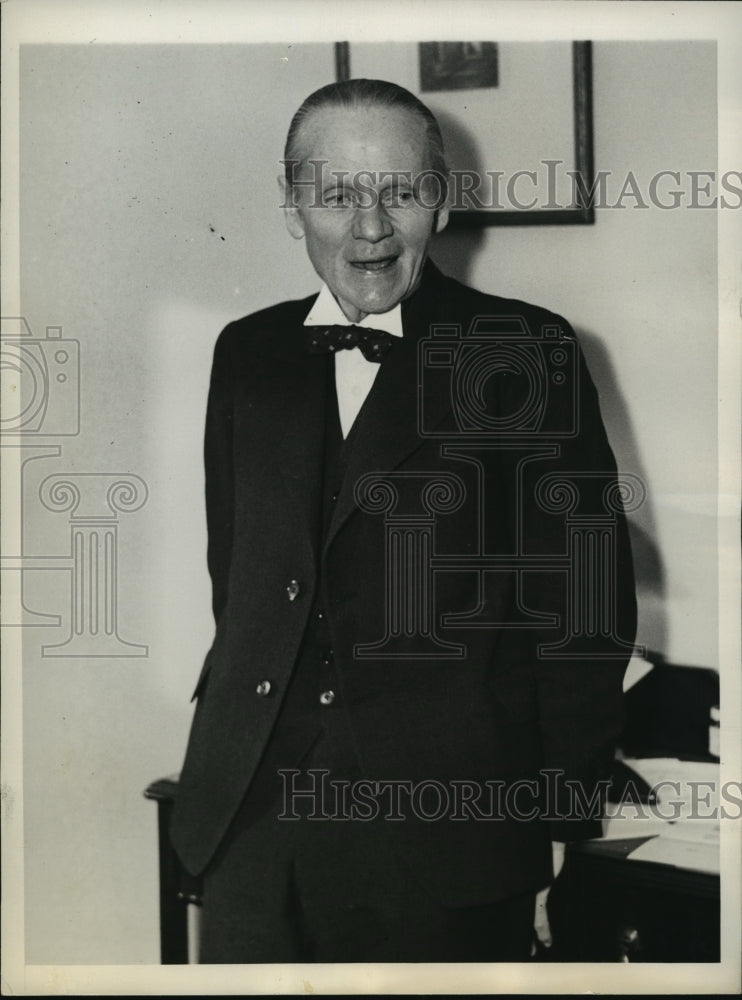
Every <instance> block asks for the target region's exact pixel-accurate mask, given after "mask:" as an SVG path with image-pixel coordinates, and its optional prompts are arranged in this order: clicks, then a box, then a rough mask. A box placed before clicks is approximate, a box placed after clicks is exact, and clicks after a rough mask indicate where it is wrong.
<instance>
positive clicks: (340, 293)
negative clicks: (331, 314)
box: [285, 106, 448, 323]
mask: <svg viewBox="0 0 742 1000" xmlns="http://www.w3.org/2000/svg"><path fill="white" fill-rule="evenodd" d="M299 146H300V149H301V155H302V165H301V167H300V168H299V169H298V170H297V172H296V174H295V179H296V180H298V181H299V182H301V181H305V182H307V181H308V182H309V183H307V184H306V186H304V185H302V184H301V183H299V184H295V186H294V192H293V204H292V205H291V206H289V207H287V208H286V209H285V212H286V225H287V227H288V229H289V232H290V233H291V235H292V236H294V237H295V238H296V239H302V238H305V239H306V241H307V253H308V254H309V259H310V260H311V262H312V264H313V266H314V269H315V271H316V272H317V274H318V275H319V276H320V277H321V278H322V279H323V281H325V282H326V284H327V285H328V286H329V288H330V291H331V292H332V293H333V295H334V296H335V298H336V299H337V301H338V302H339V304H340V306H341V308H342V310H343V312H344V313H345V315H346V316H347V318H348V319H349V320H350V321H351V322H354V323H357V322H358V321H359V320H361V319H363V317H364V316H367V315H368V314H369V313H384V312H387V311H388V310H389V309H392V308H394V306H395V305H396V304H397V303H398V302H401V301H402V299H405V298H407V296H408V295H410V294H411V293H412V292H413V291H414V290H415V288H416V287H417V284H418V282H419V280H420V275H421V273H422V268H423V264H424V263H425V258H426V256H427V252H428V245H429V243H430V240H431V237H432V236H433V233H434V232H440V230H441V229H443V227H444V226H445V225H446V222H447V221H448V209H447V207H446V206H445V205H444V206H443V207H441V208H439V209H438V210H437V211H436V209H435V208H434V207H433V206H434V204H435V201H436V195H437V194H438V191H439V188H438V185H437V183H436V181H435V179H434V178H430V177H429V178H428V180H427V181H425V182H423V184H422V187H421V188H418V187H417V186H415V179H416V178H418V177H419V175H420V174H421V173H422V172H423V171H425V170H429V169H430V162H429V158H428V156H427V143H426V140H425V129H424V125H423V123H422V121H421V120H420V119H419V118H418V117H417V116H416V115H415V114H413V113H412V112H409V111H406V110H404V109H399V108H378V107H373V106H370V107H362V108H354V109H343V108H323V109H322V110H320V111H315V112H314V113H313V114H312V115H310V117H309V118H308V119H306V120H305V121H304V123H303V125H302V128H301V132H300V135H299ZM309 160H319V161H323V164H322V167H321V168H320V166H319V165H316V166H313V165H312V164H311V163H308V162H307V161H309ZM320 171H321V173H320ZM413 188H414V191H415V193H416V195H417V196H415V195H414V194H413ZM291 197H292V195H291V194H288V193H287V197H286V202H288V201H290V200H291ZM286 202H285V204H286Z"/></svg>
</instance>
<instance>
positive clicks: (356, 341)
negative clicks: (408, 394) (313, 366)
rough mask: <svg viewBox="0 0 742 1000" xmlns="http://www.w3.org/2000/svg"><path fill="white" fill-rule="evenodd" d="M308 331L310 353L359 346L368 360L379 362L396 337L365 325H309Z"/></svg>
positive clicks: (351, 348)
mask: <svg viewBox="0 0 742 1000" xmlns="http://www.w3.org/2000/svg"><path fill="white" fill-rule="evenodd" d="M307 331H308V333H309V353H310V354H334V353H335V351H352V350H353V348H354V347H359V348H360V349H361V353H362V354H363V356H364V358H365V359H366V360H367V361H375V362H376V363H377V364H378V363H380V362H381V359H382V358H383V357H384V355H385V354H386V353H387V351H388V350H389V349H390V347H391V346H392V343H393V342H394V337H392V335H391V334H390V333H387V332H386V331H385V330H372V329H370V328H369V327H365V326H309V327H307Z"/></svg>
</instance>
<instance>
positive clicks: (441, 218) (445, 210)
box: [433, 198, 451, 233]
mask: <svg viewBox="0 0 742 1000" xmlns="http://www.w3.org/2000/svg"><path fill="white" fill-rule="evenodd" d="M450 210H451V209H450V206H449V204H448V198H446V200H445V201H444V202H443V204H442V205H441V207H440V208H438V209H436V212H435V219H434V221H433V232H435V233H442V232H443V230H444V229H445V228H446V226H447V225H448V215H449V212H450Z"/></svg>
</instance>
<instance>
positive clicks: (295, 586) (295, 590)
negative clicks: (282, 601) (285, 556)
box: [286, 580, 301, 601]
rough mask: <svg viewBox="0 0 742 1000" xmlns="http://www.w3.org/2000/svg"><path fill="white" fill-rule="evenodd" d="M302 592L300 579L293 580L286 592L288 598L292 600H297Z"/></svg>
mask: <svg viewBox="0 0 742 1000" xmlns="http://www.w3.org/2000/svg"><path fill="white" fill-rule="evenodd" d="M300 593H301V587H300V586H299V581H298V580H292V581H291V582H290V583H289V585H288V587H287V588H286V594H287V595H288V599H289V600H290V601H295V600H296V598H297V597H298V596H299V594H300Z"/></svg>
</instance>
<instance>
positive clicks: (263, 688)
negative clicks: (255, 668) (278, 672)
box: [255, 681, 271, 698]
mask: <svg viewBox="0 0 742 1000" xmlns="http://www.w3.org/2000/svg"><path fill="white" fill-rule="evenodd" d="M255 691H256V692H257V694H259V695H260V697H261V698H265V697H267V696H268V695H269V694H270V693H271V682H270V681H261V682H260V684H258V686H257V687H256V688H255Z"/></svg>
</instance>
